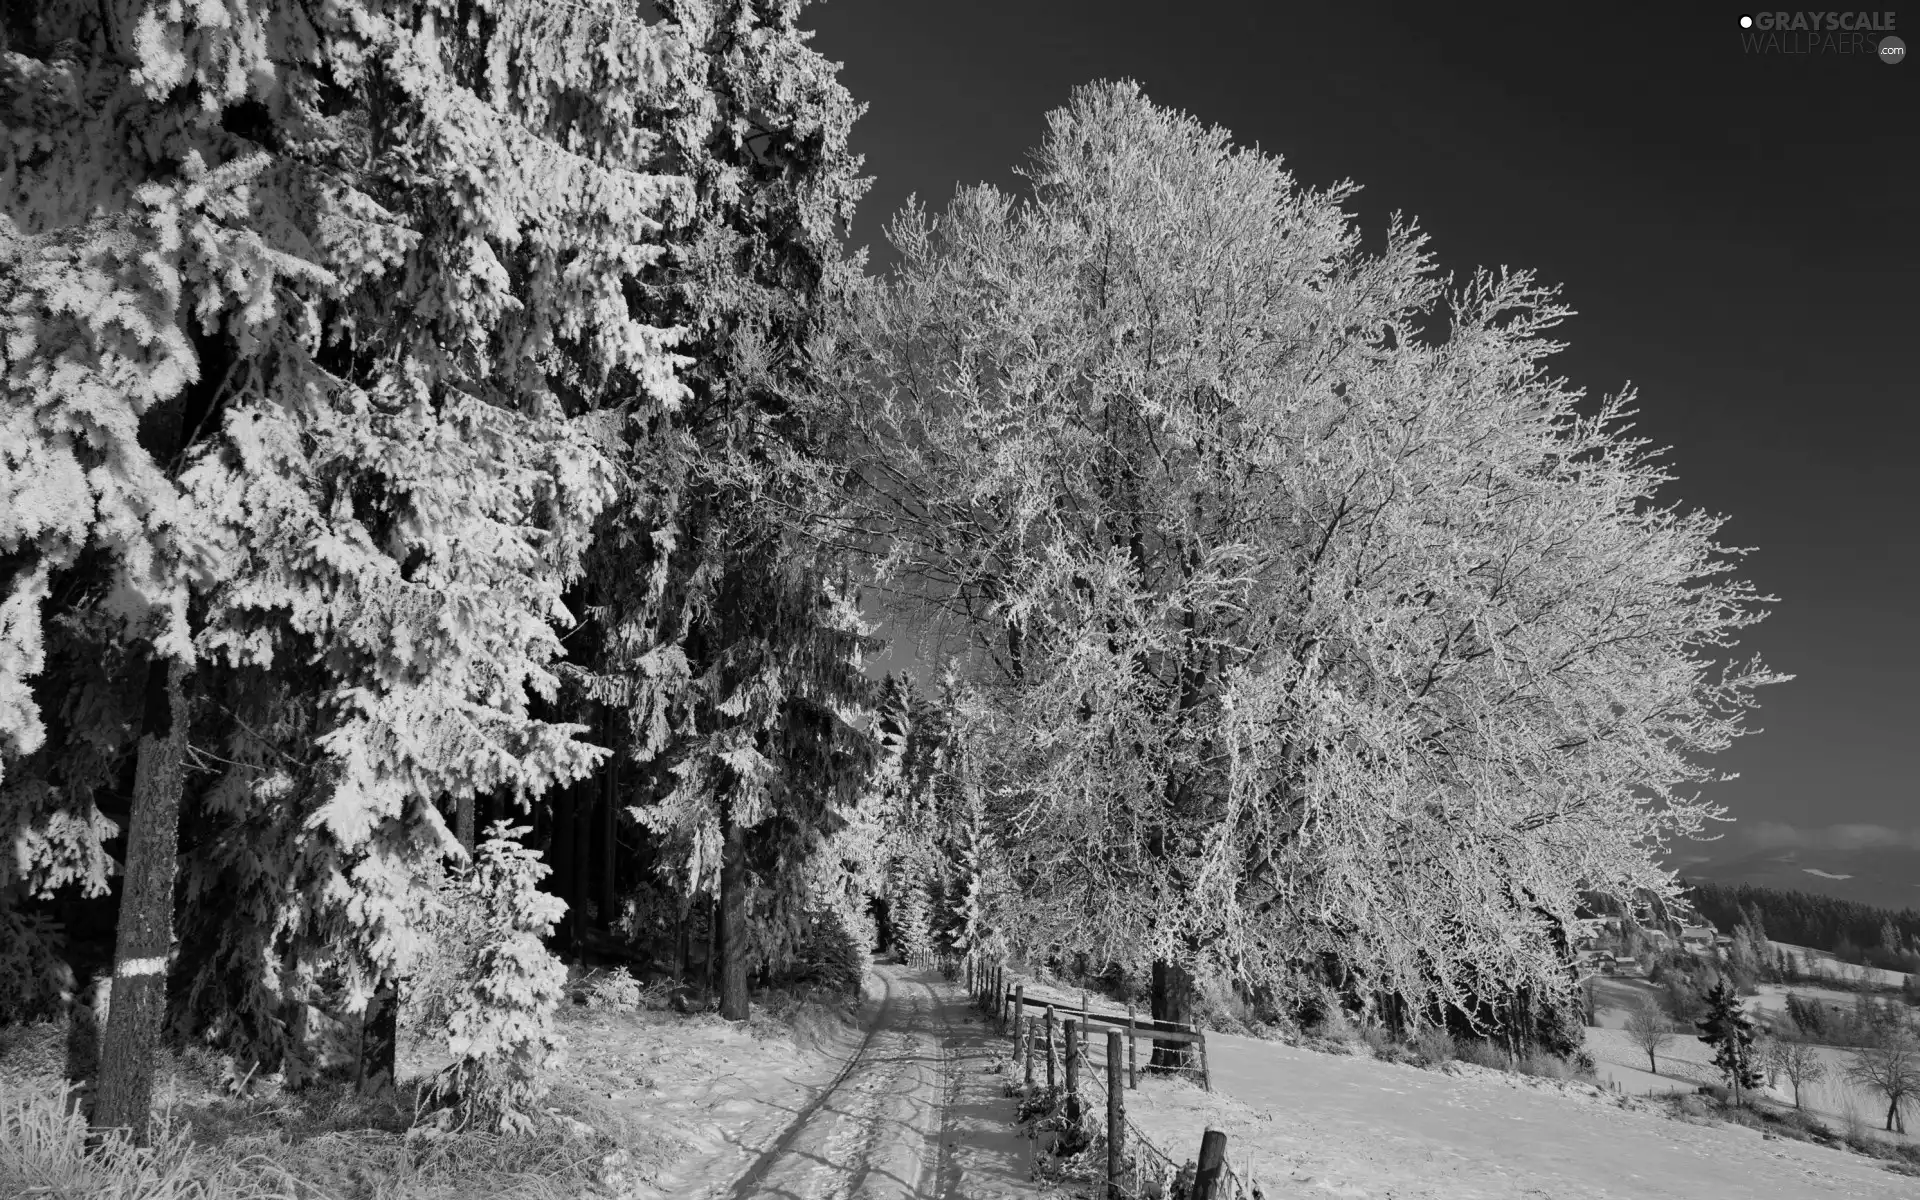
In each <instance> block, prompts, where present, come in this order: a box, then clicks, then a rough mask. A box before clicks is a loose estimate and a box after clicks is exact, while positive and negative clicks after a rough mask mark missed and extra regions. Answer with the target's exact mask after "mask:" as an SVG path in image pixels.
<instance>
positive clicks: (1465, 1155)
mask: <svg viewBox="0 0 1920 1200" xmlns="http://www.w3.org/2000/svg"><path fill="white" fill-rule="evenodd" d="M1208 1042H1209V1043H1210V1045H1211V1048H1212V1054H1211V1057H1212V1059H1213V1062H1214V1087H1215V1092H1214V1093H1213V1094H1211V1095H1209V1094H1208V1093H1205V1092H1202V1091H1201V1090H1200V1089H1198V1088H1197V1087H1193V1086H1192V1085H1190V1084H1186V1083H1182V1082H1168V1081H1165V1080H1161V1079H1144V1080H1142V1083H1141V1087H1140V1090H1139V1091H1137V1092H1131V1093H1128V1101H1129V1105H1130V1109H1131V1115H1132V1116H1133V1118H1134V1120H1135V1121H1136V1122H1137V1123H1138V1124H1140V1125H1141V1126H1142V1127H1144V1128H1145V1129H1147V1130H1148V1131H1149V1132H1150V1134H1151V1135H1153V1136H1154V1138H1155V1140H1156V1141H1157V1142H1159V1143H1160V1144H1161V1145H1162V1146H1163V1147H1164V1148H1165V1149H1167V1150H1169V1151H1170V1152H1172V1153H1173V1154H1174V1155H1175V1157H1176V1158H1177V1159H1179V1160H1185V1159H1187V1158H1191V1157H1192V1156H1193V1155H1194V1153H1195V1152H1196V1151H1197V1149H1198V1147H1199V1144H1200V1135H1201V1132H1202V1131H1203V1129H1205V1128H1206V1127H1208V1126H1213V1127H1215V1128H1219V1129H1222V1130H1224V1131H1225V1132H1226V1134H1227V1138H1228V1141H1227V1153H1228V1158H1229V1159H1230V1161H1232V1162H1233V1163H1234V1164H1235V1166H1236V1169H1238V1170H1241V1171H1243V1172H1244V1173H1247V1174H1250V1175H1251V1176H1252V1177H1253V1178H1254V1179H1256V1180H1258V1181H1259V1183H1260V1185H1261V1188H1262V1191H1263V1192H1264V1193H1265V1195H1266V1196H1268V1197H1270V1198H1272V1200H1280V1198H1281V1197H1301V1198H1305V1197H1313V1198H1316V1200H1318V1198H1320V1197H1327V1196H1344V1197H1355V1198H1376V1200H1388V1198H1392V1200H1486V1198H1492V1197H1499V1198H1502V1200H1505V1198H1507V1197H1512V1198H1515V1200H1519V1198H1522V1197H1527V1198H1537V1200H1600V1198H1603V1197H1605V1198H1619V1200H1628V1198H1631V1200H1781V1198H1784V1197H1793V1198H1795V1200H1829V1198H1832V1200H1837V1198H1839V1197H1850V1198H1853V1200H1895V1198H1896V1197H1897V1198H1900V1200H1913V1197H1914V1196H1915V1195H1920V1183H1917V1182H1916V1181H1915V1180H1914V1179H1913V1178H1911V1177H1908V1176H1902V1175H1897V1174H1894V1173H1892V1172H1890V1171H1887V1170H1886V1169H1884V1168H1883V1167H1881V1166H1880V1165H1879V1164H1878V1163H1876V1162H1873V1161H1871V1160H1868V1159H1865V1158H1861V1157H1859V1156H1857V1155H1852V1154H1848V1153H1845V1152H1842V1151H1837V1150H1829V1149H1826V1148H1824V1147H1820V1146H1814V1145H1811V1144H1808V1143H1804V1142H1795V1141H1789V1140H1785V1139H1774V1138H1765V1137H1763V1136H1762V1135H1761V1134H1759V1133H1757V1132H1755V1131H1753V1130H1749V1129H1744V1128H1741V1127H1738V1126H1717V1125H1712V1126H1710V1125H1695V1124H1690V1123H1687V1122H1683V1121H1675V1120H1671V1119H1669V1118H1668V1117H1666V1116H1665V1115H1664V1114H1663V1113H1661V1112H1660V1111H1658V1110H1657V1109H1654V1108H1653V1107H1651V1106H1648V1105H1645V1104H1643V1103H1641V1102H1640V1101H1636V1100H1622V1099H1618V1098H1614V1097H1611V1096H1609V1095H1607V1094H1606V1093H1603V1092H1601V1091H1600V1090H1598V1089H1595V1088H1591V1087H1587V1086H1585V1085H1578V1084H1556V1083H1547V1082H1543V1081H1539V1080H1527V1079H1522V1078H1518V1077H1514V1076H1507V1075H1503V1074H1501V1073H1499V1072H1493V1071H1486V1070H1483V1069H1481V1068H1477V1067H1462V1066H1455V1067H1453V1068H1450V1070H1451V1071H1454V1072H1457V1073H1442V1072H1437V1071H1426V1070H1421V1069H1419V1068H1416V1067H1408V1066H1400V1065H1396V1064H1391V1063H1383V1062H1378V1061H1375V1060H1373V1059H1370V1058H1358V1057H1351V1058H1349V1057H1339V1056H1335V1055H1328V1054H1320V1053H1316V1052H1313V1051H1308V1050H1300V1049H1294V1048H1291V1047H1288V1046H1284V1045H1281V1044H1278V1043H1273V1042H1262V1041H1256V1040H1254V1039H1250V1038H1241V1037H1232V1036H1229V1035H1225V1034H1210V1035H1208Z"/></svg>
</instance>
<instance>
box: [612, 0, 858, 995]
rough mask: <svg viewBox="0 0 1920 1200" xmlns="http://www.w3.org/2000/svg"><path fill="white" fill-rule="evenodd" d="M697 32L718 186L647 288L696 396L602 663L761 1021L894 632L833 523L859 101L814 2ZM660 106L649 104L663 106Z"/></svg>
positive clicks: (705, 131) (696, 201)
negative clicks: (757, 991)
mask: <svg viewBox="0 0 1920 1200" xmlns="http://www.w3.org/2000/svg"><path fill="white" fill-rule="evenodd" d="M657 7H658V9H659V11H660V13H661V16H662V29H663V30H664V34H663V36H668V37H670V38H672V39H674V41H675V45H676V46H677V47H679V52H678V53H676V54H675V55H674V56H673V57H672V58H671V59H670V60H669V61H668V62H667V64H666V68H665V81H664V84H663V89H662V91H661V92H660V94H659V95H658V96H657V97H656V99H655V102H654V107H653V108H652V109H650V110H648V111H649V112H654V113H658V114H659V115H660V120H661V122H662V124H663V126H664V129H665V140H664V142H663V145H662V162H663V163H664V164H665V165H666V166H668V167H670V168H671V169H672V170H674V171H675V172H677V173H680V174H683V175H685V176H686V177H687V178H688V179H689V180H690V181H691V185H692V198H691V202H690V204H689V206H688V207H686V208H684V209H682V210H679V211H678V212H677V214H676V216H675V219H674V220H673V222H672V223H671V224H670V226H669V228H668V230H667V234H666V236H667V238H668V242H669V245H670V246H671V252H670V254H669V256H668V258H667V259H666V260H665V261H664V262H663V263H662V265H661V268H660V269H659V270H658V271H656V272H653V273H651V274H650V275H649V276H648V277H647V279H646V280H645V281H643V285H642V287H641V289H640V292H639V300H640V303H641V306H642V310H643V311H645V312H647V313H648V314H650V315H652V316H653V318H654V319H655V320H656V321H658V322H660V323H662V324H671V325H674V326H676V327H684V328H685V329H686V330H687V337H686V340H685V341H684V343H683V344H682V349H683V350H684V351H685V352H686V353H687V354H688V355H689V356H690V357H691V358H692V360H693V362H692V365H691V366H690V367H689V368H688V370H687V371H686V372H685V373H684V375H683V378H684V380H685V382H686V384H687V387H688V389H689V396H688V399H687V401H686V403H685V404H684V406H683V407H682V408H680V409H679V410H678V411H677V412H675V413H673V414H670V415H665V416H663V417H662V418H661V419H660V420H659V421H657V422H656V423H655V424H654V425H653V426H652V428H651V434H652V436H653V438H654V439H655V441H654V442H653V443H652V445H650V446H649V447H648V448H647V450H646V452H645V455H644V457H643V458H641V459H638V460H637V462H638V463H640V464H641V465H638V466H636V467H635V469H633V470H632V471H631V472H630V476H629V480H628V486H627V487H626V489H625V490H624V491H623V493H622V497H621V500H620V502H619V503H618V504H617V505H616V506H615V508H614V509H613V510H612V511H611V512H610V513H609V514H608V518H607V520H606V522H605V523H604V528H603V530H602V534H601V537H600V541H599V544H598V548H597V550H596V556H595V559H594V565H593V567H592V577H593V582H594V587H595V589H596V595H595V612H596V615H597V616H598V618H599V619H600V621H601V623H602V630H601V632H600V639H601V644H602V647H603V650H602V652H601V653H600V654H599V655H598V656H597V658H596V660H595V661H592V662H590V663H588V664H585V666H584V669H583V671H582V673H581V674H582V676H583V677H584V679H585V682H586V683H587V690H588V693H589V694H590V695H591V696H592V698H593V699H594V701H596V702H597V703H601V704H605V705H608V706H610V707H613V708H615V709H617V710H618V711H619V712H620V713H621V714H622V715H623V717H624V723H625V727H624V730H623V732H622V735H621V738H620V740H621V742H622V744H623V745H624V746H625V747H627V749H628V755H629V757H630V758H631V759H632V760H634V761H635V762H636V764H637V765H638V767H639V770H638V771H635V772H633V774H635V775H638V776H640V777H641V778H640V781H639V782H640V786H641V789H642V791H641V794H640V795H638V796H637V797H634V799H635V800H636V801H637V802H636V803H633V804H632V805H631V811H632V814H633V815H634V816H635V817H636V818H637V819H639V820H640V821H641V822H643V823H644V824H645V825H646V826H647V827H648V828H649V829H650V830H652V831H653V833H654V835H655V836H657V837H659V838H662V839H663V840H665V841H666V842H667V843H669V844H671V845H674V846H676V847H680V848H682V854H681V855H680V861H679V865H676V866H675V867H674V869H673V873H674V875H675V877H676V878H677V879H678V880H679V881H680V882H681V883H682V885H683V886H685V887H687V888H688V889H689V890H690V891H693V892H706V893H709V894H717V896H718V901H719V913H720V922H721V937H720V943H721V962H722V964H723V966H722V970H721V973H720V974H721V979H720V1000H721V1012H722V1013H723V1014H724V1015H725V1016H727V1017H729V1018H732V1019H743V1018H745V1016H746V1015H747V970H748V963H749V959H750V958H758V959H759V960H760V961H762V962H765V961H767V960H768V958H769V957H779V956H780V955H781V954H783V953H785V950H786V948H788V947H789V946H790V944H791V943H792V941H793V939H794V938H795V937H796V936H798V935H799V934H800V932H801V931H802V930H803V929H804V928H805V926H806V925H807V923H808V921H809V920H810V917H809V914H808V911H807V910H808V908H809V906H810V904H812V900H810V898H809V889H808V885H807V880H808V879H809V878H810V870H811V864H813V862H814V859H815V858H816V857H817V855H818V854H819V853H820V852H821V850H822V848H823V846H824V841H823V839H824V838H826V837H827V836H828V835H830V834H831V832H832V831H833V830H834V829H835V828H836V827H837V826H838V825H839V824H840V823H842V822H843V821H844V820H845V818H846V811H847V810H848V809H849V807H850V806H852V805H853V804H855V803H856V801H857V799H858V796H859V793H860V790H861V787H862V785H863V783H864V780H865V777H866V774H867V771H868V769H869V761H870V759H871V757H872V745H871V737H870V734H869V732H868V723H867V721H866V719H865V716H864V709H865V706H866V704H867V699H866V697H867V693H868V692H869V691H870V690H871V687H870V684H869V683H868V682H867V681H866V679H865V678H864V677H863V676H862V675H861V673H860V669H859V663H860V655H861V653H862V650H863V648H864V647H865V646H866V645H867V644H868V642H869V640H870V639H869V637H868V634H867V631H866V629H865V627H864V625H863V624H862V623H861V621H860V618H859V614H858V611H857V607H856V597H855V595H854V588H853V577H852V574H851V572H850V570H849V569H848V567H847V565H846V560H845V556H844V554H843V552H842V551H840V550H839V549H837V548H836V547H835V546H834V545H833V543H832V541H831V536H832V534H833V533H834V532H835V529H836V524H835V518H836V516H837V515H838V513H839V510H840V509H841V508H842V507H843V499H842V497H843V491H844V489H843V488H842V487H841V485H840V482H839V469H838V468H837V467H836V466H835V464H834V462H833V460H832V458H831V456H830V455H829V453H828V450H829V447H828V446H827V445H826V444H825V439H824V437H823V432H822V421H821V412H822V410H823V408H824V403H823V401H822V400H821V398H820V390H819V389H820V385H821V382H822V380H823V378H824V377H825V372H824V370H823V368H822V365H821V364H822V362H823V361H825V360H826V359H828V358H829V357H830V356H831V352H832V345H831V337H832V335H833V333H834V331H835V329H836V327H837V325H838V323H839V321H838V317H837V315H836V313H837V306H838V304H839V301H838V299H837V296H838V294H839V293H840V292H841V291H843V290H844V288H845V287H846V286H847V285H848V283H849V282H850V281H851V279H852V277H853V274H854V272H855V267H856V265H855V264H852V263H850V262H848V261H847V260H846V259H845V258H844V255H843V250H842V247H841V240H842V237H843V236H844V230H845V224H846V221H847V220H848V218H849V217H850V216H851V213H852V207H853V204H854V202H855V201H856V200H857V199H858V198H859V196H860V194H861V192H862V191H863V190H864V189H865V186H866V185H865V181H864V180H863V179H862V178H861V177H860V176H859V174H858V171H859V159H858V158H857V157H856V156H854V155H852V154H850V153H849V152H848V150H847V132H848V129H849V127H850V126H851V124H852V121H853V119H854V117H855V116H856V115H857V108H856V106H855V105H854V104H853V102H852V100H851V99H850V98H849V97H848V95H847V93H846V91H845V89H844V88H842V87H841V86H840V84H839V82H838V81H837V80H836V79H835V76H834V72H835V69H836V68H835V65H834V64H832V63H830V62H828V61H826V60H825V59H823V58H821V57H820V56H819V55H818V54H816V53H814V52H813V51H812V50H810V49H808V47H807V45H806V37H807V35H806V34H805V33H803V32H802V31H801V30H800V28H799V25H798V21H799V17H800V13H801V10H802V8H803V4H802V3H801V2H800V0H668V2H662V3H660V4H658V5H657ZM644 116H645V114H643V117H644Z"/></svg>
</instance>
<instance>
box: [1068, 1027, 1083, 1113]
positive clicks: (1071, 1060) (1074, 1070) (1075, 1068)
mask: <svg viewBox="0 0 1920 1200" xmlns="http://www.w3.org/2000/svg"><path fill="white" fill-rule="evenodd" d="M1079 1024H1080V1025H1082V1026H1084V1025H1085V1024H1086V1022H1084V1021H1082V1022H1079ZM1074 1025H1075V1022H1074V1019H1073V1018H1072V1017H1068V1018H1067V1120H1069V1121H1077V1120H1079V1119H1080V1030H1079V1029H1076V1028H1075V1027H1074Z"/></svg>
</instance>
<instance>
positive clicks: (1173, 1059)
mask: <svg viewBox="0 0 1920 1200" xmlns="http://www.w3.org/2000/svg"><path fill="white" fill-rule="evenodd" d="M1193 1000H1194V988H1193V974H1192V973H1191V972H1189V971H1188V970H1187V969H1186V967H1184V966H1182V965H1181V964H1179V963H1175V962H1168V961H1166V960H1165V959H1155V960H1154V963H1153V1019H1154V1020H1156V1021H1175V1022H1178V1023H1180V1024H1182V1025H1192V1024H1193V1023H1194V1022H1193ZM1193 1059H1194V1053H1193V1044H1192V1043H1191V1042H1161V1041H1156V1042H1154V1043H1153V1063H1152V1065H1153V1066H1156V1067H1164V1068H1177V1067H1188V1066H1192V1065H1193Z"/></svg>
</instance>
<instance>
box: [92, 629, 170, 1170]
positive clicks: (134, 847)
mask: <svg viewBox="0 0 1920 1200" xmlns="http://www.w3.org/2000/svg"><path fill="white" fill-rule="evenodd" d="M185 679H186V670H185V668H184V667H182V666H180V665H179V664H177V663H175V664H168V663H166V662H164V661H155V662H153V663H152V664H150V665H149V666H148V668H147V702H146V713H145V715H144V717H143V718H142V721H141V735H140V744H139V748H138V751H137V754H138V757H137V759H136V761H135V766H134V782H133V812H132V814H131V816H130V817H129V819H128V830H127V849H126V865H125V868H124V872H123V876H122V882H121V888H120V917H119V924H118V928H117V929H116V931H115V941H114V953H113V990H112V993H111V999H110V1000H109V1001H108V1004H107V1027H106V1029H105V1031H104V1033H103V1035H102V1037H101V1043H100V1074H99V1079H98V1083H97V1084H96V1088H95V1092H94V1105H93V1125H94V1128H96V1129H114V1128H123V1127H124V1128H130V1129H131V1130H132V1131H133V1138H134V1141H135V1142H137V1143H138V1144H140V1145H143V1146H144V1145H146V1144H147V1120H148V1117H149V1115H150V1112H151V1109H152V1104H153V1068H154V1056H155V1053H156V1052H157V1051H158V1050H159V1047H160V1025H161V1019H162V1018H163V1017H164V1016H165V1014H166V1005H167V953H168V951H170V950H171V949H172V948H173V877H174V870H175V867H176V866H177V860H178V856H179V839H180V789H181V785H182V782H183V781H184V778H185V758H186V748H187V701H186V694H185V691H184V689H183V686H182V685H183V684H184V682H185Z"/></svg>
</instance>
